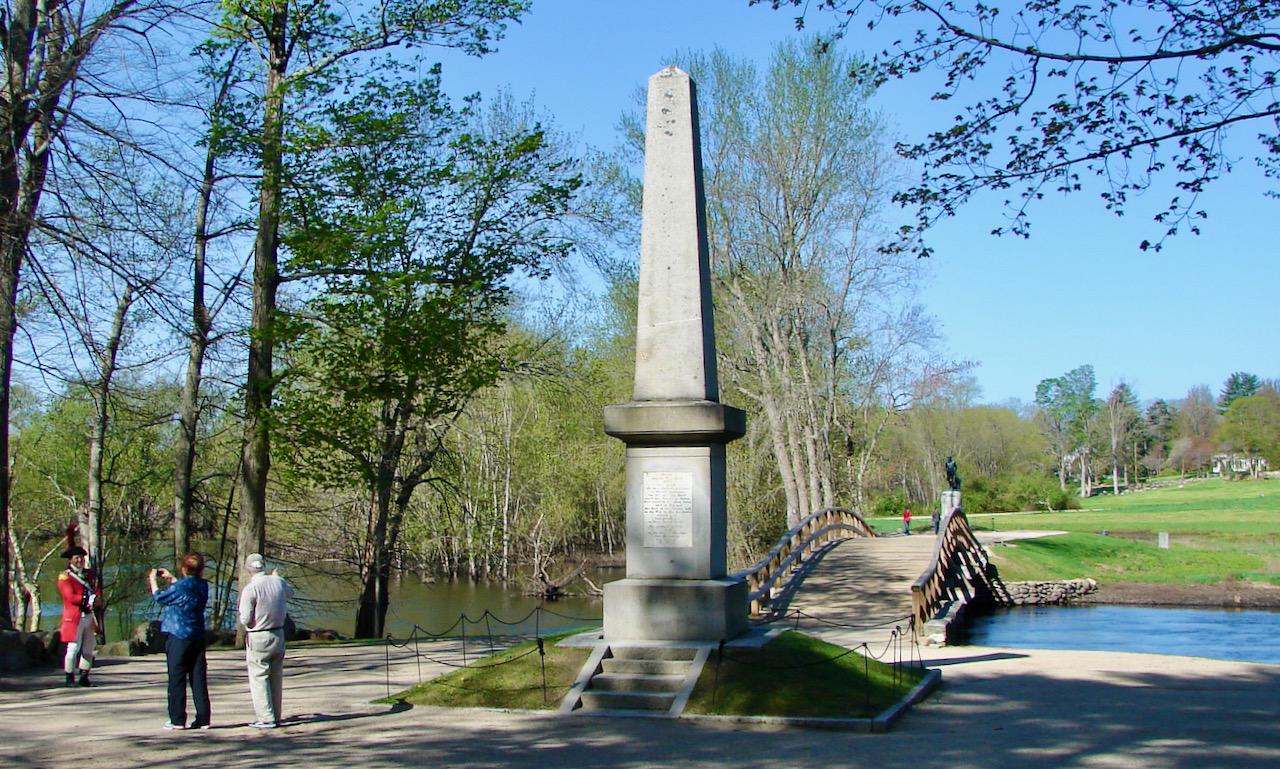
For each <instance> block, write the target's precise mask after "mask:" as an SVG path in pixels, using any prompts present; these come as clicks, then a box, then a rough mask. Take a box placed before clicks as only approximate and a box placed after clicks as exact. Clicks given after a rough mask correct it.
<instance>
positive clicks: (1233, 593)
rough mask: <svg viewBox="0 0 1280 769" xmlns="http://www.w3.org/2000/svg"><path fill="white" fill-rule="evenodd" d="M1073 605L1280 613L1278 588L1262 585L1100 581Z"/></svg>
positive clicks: (1257, 583) (1224, 582)
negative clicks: (1275, 610)
mask: <svg viewBox="0 0 1280 769" xmlns="http://www.w3.org/2000/svg"><path fill="white" fill-rule="evenodd" d="M1075 602H1076V603H1088V604H1109V605H1113V606H1181V607H1187V608H1214V609H1218V608H1236V609H1277V610H1280V586H1276V585H1272V584H1269V583H1265V582H1242V581H1238V580H1223V581H1222V582H1213V583H1203V584H1196V585H1174V584H1165V583H1155V582H1111V583H1105V582H1100V583H1099V584H1098V589H1097V590H1095V591H1094V592H1092V593H1089V594H1088V595H1085V596H1082V597H1080V598H1078V599H1076V601H1075Z"/></svg>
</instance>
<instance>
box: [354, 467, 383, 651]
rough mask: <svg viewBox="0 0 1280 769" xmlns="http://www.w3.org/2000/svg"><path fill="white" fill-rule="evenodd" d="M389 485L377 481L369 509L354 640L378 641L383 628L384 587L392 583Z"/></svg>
mask: <svg viewBox="0 0 1280 769" xmlns="http://www.w3.org/2000/svg"><path fill="white" fill-rule="evenodd" d="M390 486H391V484H390V481H389V480H388V479H385V478H384V479H382V480H381V481H380V482H379V488H378V489H376V490H375V491H374V494H373V503H372V504H371V505H370V509H369V524H368V529H367V531H366V532H365V544H364V558H363V559H362V560H363V563H362V564H361V567H360V603H359V605H358V606H357V607H356V628H355V637H356V638H381V637H382V633H383V630H384V629H385V626H386V618H387V607H388V606H389V605H390V604H389V599H388V598H387V587H388V584H389V583H390V581H391V559H390V557H389V556H390V547H389V546H388V542H387V540H388V534H389V525H390V517H391V498H390V497H391V488H390Z"/></svg>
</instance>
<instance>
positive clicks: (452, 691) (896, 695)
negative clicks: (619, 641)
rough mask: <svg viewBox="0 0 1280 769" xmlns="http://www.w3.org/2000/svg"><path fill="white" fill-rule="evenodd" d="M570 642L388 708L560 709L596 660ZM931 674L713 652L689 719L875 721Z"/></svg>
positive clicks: (794, 645) (836, 651)
mask: <svg viewBox="0 0 1280 769" xmlns="http://www.w3.org/2000/svg"><path fill="white" fill-rule="evenodd" d="M575 632H576V631H575ZM567 635H569V634H565V635H561V636H554V637H548V638H547V639H546V640H545V641H544V645H543V648H544V650H545V651H546V655H545V657H544V656H543V655H541V654H539V653H538V647H537V645H536V643H533V642H530V643H524V644H520V645H519V646H515V647H513V648H511V649H509V650H507V651H504V652H501V653H499V654H495V655H492V656H490V657H486V658H484V659H482V660H478V661H477V662H475V663H473V664H471V665H469V666H467V667H465V668H460V669H458V670H455V671H453V672H451V673H448V674H447V675H444V676H441V677H439V678H436V679H434V680H431V681H427V682H425V683H422V684H419V685H418V686H415V687H413V688H411V689H409V690H407V691H404V692H402V693H400V694H397V695H395V696H392V697H388V698H386V699H385V700H382V701H383V702H407V703H410V704H413V705H434V706H437V707H446V708H479V707H483V708H513V709H523V710H554V709H556V708H558V707H560V701H561V700H562V699H564V696H565V694H567V693H568V691H569V688H570V687H571V686H573V682H574V680H576V678H577V676H578V673H579V671H581V670H582V666H583V665H584V664H586V661H587V658H588V657H589V656H590V653H591V650H590V649H586V648H569V647H563V646H556V645H555V641H558V640H559V639H561V638H564V637H566V636H567ZM717 667H718V671H717ZM544 670H545V675H546V687H545V690H544V687H543V674H544ZM925 672H926V671H924V670H921V669H917V668H896V669H895V667H894V666H892V665H885V664H883V663H881V662H877V661H875V660H869V659H867V658H866V657H863V656H862V655H861V654H858V653H857V652H851V651H849V650H848V649H844V648H842V647H839V646H833V645H831V644H828V643H824V642H822V641H819V640H817V639H814V638H810V637H808V636H805V635H801V634H799V633H794V632H787V633H783V634H782V635H781V636H779V637H778V638H776V639H774V640H773V641H771V642H770V643H768V644H767V645H765V646H764V648H762V649H732V648H731V649H728V650H726V652H725V659H724V660H719V659H718V658H717V656H716V654H714V653H713V654H712V656H711V659H710V660H709V661H708V662H707V666H706V667H705V668H704V669H703V671H702V676H701V677H700V678H699V679H698V684H697V686H696V687H695V689H694V692H693V696H692V697H691V698H690V700H689V704H688V706H687V707H686V708H685V712H686V713H694V714H710V715H750V716H790V717H796V718H801V717H805V718H869V717H875V716H878V715H879V714H880V713H882V712H883V711H884V710H885V708H887V707H889V706H890V705H892V704H893V703H895V702H897V701H899V700H900V699H902V697H903V696H905V695H906V693H907V692H908V691H910V690H911V688H912V687H913V686H915V685H916V684H917V683H919V681H920V679H921V678H923V677H924V675H925ZM717 673H718V674H717Z"/></svg>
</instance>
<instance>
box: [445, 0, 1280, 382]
mask: <svg viewBox="0 0 1280 769" xmlns="http://www.w3.org/2000/svg"><path fill="white" fill-rule="evenodd" d="M794 15H795V14H794V13H793V12H791V11H788V10H785V9H784V10H782V11H773V10H770V9H769V8H768V7H767V6H755V7H749V6H748V5H747V0H536V1H535V2H534V5H533V11H532V13H531V14H530V15H529V16H527V17H526V19H525V21H524V23H523V24H521V25H517V26H513V27H512V28H511V29H510V30H509V31H508V33H507V37H506V39H505V40H504V41H502V42H501V43H500V45H499V51H498V53H496V54H492V55H490V56H488V57H485V58H483V59H474V58H466V57H460V56H453V55H450V54H449V53H448V52H443V53H442V54H441V55H440V56H439V57H438V58H440V59H441V60H442V61H443V62H444V65H445V68H444V83H445V86H446V88H447V89H448V90H449V91H450V92H452V93H454V94H456V95H462V94H466V93H471V92H477V91H478V92H480V93H482V94H484V93H492V92H493V90H494V89H496V88H498V87H510V89H511V91H512V92H513V94H514V95H515V96H516V97H517V98H518V99H519V98H524V97H528V96H532V97H533V98H534V100H535V101H536V103H537V104H538V105H539V106H540V107H542V108H545V109H546V110H548V111H549V112H550V113H552V114H553V115H555V116H556V120H557V121H558V127H559V128H561V129H562V130H566V131H568V132H570V133H575V134H580V135H581V137H582V139H583V141H585V142H586V143H588V144H591V145H594V146H597V147H602V148H605V147H611V146H613V145H614V143H615V136H614V125H615V124H616V122H617V120H618V117H619V116H620V115H621V114H622V113H623V112H624V111H627V110H629V109H632V108H633V102H632V95H633V94H634V92H635V91H636V89H637V87H639V86H641V85H642V84H643V83H644V82H645V80H646V79H647V78H648V76H649V75H651V74H653V73H654V72H656V71H657V70H659V69H661V68H662V67H663V66H665V65H666V64H667V59H668V57H669V56H670V54H672V53H673V52H675V51H681V50H691V49H692V50H709V49H711V48H713V47H715V46H717V45H718V46H720V47H722V48H724V49H725V50H727V51H729V52H730V53H733V54H735V55H739V56H747V57H753V58H756V59H758V60H760V61H764V60H766V59H767V57H768V55H769V52H770V49H771V47H772V45H773V44H774V43H775V42H777V41H779V40H782V39H785V38H787V37H789V36H793V35H795V34H796V32H795V29H794V26H793V24H792V21H791V19H792V17H793V16H794ZM823 23H824V20H823V19H822V17H817V16H815V17H812V20H811V23H810V29H811V30H819V29H821V28H822V26H823ZM882 44H883V43H882V42H878V41H877V40H875V39H872V38H870V37H869V36H867V35H866V34H864V33H861V32H860V31H859V32H858V33H857V35H856V36H855V37H852V38H850V39H848V40H846V41H845V42H844V43H842V45H844V46H846V47H847V48H849V49H850V50H866V51H867V52H868V53H871V52H873V49H874V48H876V47H877V45H882ZM926 96H927V90H926V88H925V87H924V86H923V85H922V84H918V83H906V84H904V83H890V84H888V85H886V86H885V87H884V88H883V89H882V91H881V94H880V97H879V103H880V104H881V105H882V107H883V109H884V111H885V113H886V117H887V119H888V122H889V123H890V124H891V125H894V126H896V127H897V130H898V131H899V132H900V135H902V136H904V137H913V136H920V135H922V133H923V132H924V131H925V130H928V129H931V128H934V127H938V126H940V125H942V121H945V120H947V119H948V117H949V115H950V114H951V112H952V111H954V109H956V107H946V108H943V107H942V106H940V105H938V104H936V103H931V102H929V101H928V100H927V99H926V98H925V97H926ZM957 106H958V105H957ZM1254 133H1256V129H1252V128H1249V127H1245V129H1244V130H1243V131H1239V132H1238V134H1239V138H1240V139H1241V140H1240V141H1237V146H1238V150H1237V151H1238V152H1239V153H1240V158H1239V162H1237V163H1236V169H1235V170H1234V171H1233V173H1232V175H1231V176H1229V177H1227V178H1226V179H1224V180H1222V181H1220V182H1219V183H1217V185H1215V186H1214V187H1213V188H1211V189H1210V191H1209V192H1208V193H1207V194H1205V195H1204V196H1202V198H1201V207H1203V208H1206V209H1207V210H1208V211H1209V214H1210V216H1209V219H1208V220H1207V221H1205V222H1203V223H1202V224H1201V229H1202V234H1201V235H1199V236H1193V235H1180V236H1178V237H1176V238H1173V239H1170V240H1168V241H1166V243H1165V245H1164V248H1163V250H1162V251H1160V252H1159V253H1155V252H1151V251H1148V252H1145V253H1144V252H1142V251H1140V250H1139V249H1138V247H1137V246H1138V244H1139V243H1140V242H1141V241H1142V240H1144V239H1155V238H1156V237H1158V236H1159V235H1160V233H1161V229H1160V228H1159V227H1158V225H1156V224H1154V223H1153V222H1152V221H1151V216H1152V215H1153V214H1154V213H1156V212H1158V211H1159V210H1160V209H1161V208H1162V207H1163V205H1164V203H1165V202H1166V199H1165V197H1162V196H1160V195H1156V194H1151V195H1148V196H1147V197H1146V198H1145V199H1142V200H1140V201H1139V202H1138V203H1136V204H1135V205H1132V206H1131V207H1130V211H1129V213H1128V214H1127V215H1126V216H1125V217H1123V218H1118V217H1116V216H1115V215H1114V214H1110V213H1107V212H1106V211H1104V210H1103V208H1102V205H1101V202H1100V201H1099V199H1098V198H1097V196H1096V192H1093V193H1091V192H1084V193H1077V194H1076V195H1074V196H1068V197H1063V198H1059V199H1056V200H1048V199H1046V200H1045V201H1042V203H1041V204H1040V205H1038V206H1036V207H1035V208H1033V209H1032V210H1031V215H1032V220H1033V226H1032V236H1031V238H1030V239H1028V240H1024V239H1021V238H1015V237H1011V236H1004V237H1000V238H997V237H994V236H991V235H990V234H989V233H990V231H991V230H992V229H993V228H994V227H998V226H1001V225H1002V224H1004V222H1003V220H1002V219H1001V213H1002V209H1001V206H1000V202H1001V200H1003V198H990V199H987V198H984V199H981V200H975V201H972V202H971V203H970V204H969V205H968V206H967V207H965V208H963V209H961V211H960V215H959V216H958V217H956V218H955V219H953V220H949V221H947V222H945V223H943V224H942V225H940V226H939V227H938V228H937V229H936V230H935V231H934V232H933V233H932V235H931V236H930V237H929V243H930V245H932V246H933V247H934V249H935V255H934V256H933V257H932V258H931V259H930V260H929V267H930V271H931V273H932V277H931V278H930V279H929V280H928V282H927V283H926V285H925V287H924V291H923V293H922V294H921V297H920V299H921V301H922V302H923V303H924V304H925V306H926V307H927V308H928V310H929V312H930V313H932V314H933V315H934V316H935V317H936V318H937V319H938V322H939V324H940V327H941V330H942V333H943V334H944V335H945V337H946V340H947V346H948V349H949V352H950V355H951V356H952V357H954V358H956V359H959V360H968V361H973V362H975V363H978V364H979V365H978V366H977V367H976V368H975V369H974V371H973V374H974V376H975V377H976V378H977V380H978V383H979V384H980V385H981V387H982V391H983V395H982V399H983V400H984V401H986V402H1003V401H1006V400H1008V399H1010V398H1017V399H1020V400H1023V401H1030V400H1031V399H1032V398H1033V397H1034V394H1035V387H1036V384H1037V383H1038V382H1039V381H1040V380H1042V379H1045V378H1047V377H1051V376H1058V375H1060V374H1063V373H1065V372H1067V371H1069V370H1071V369H1073V368H1075V367H1077V366H1079V365H1082V364H1086V363H1087V364H1091V365H1092V366H1093V367H1094V370H1095V372H1096V375H1097V380H1098V394H1099V396H1100V397H1105V395H1106V393H1107V392H1109V391H1110V389H1111V388H1112V387H1113V386H1114V385H1116V384H1118V383H1119V382H1120V381H1125V382H1128V383H1129V384H1130V386H1131V387H1133V388H1134V390H1135V392H1137V394H1138V396H1139V397H1140V398H1142V399H1144V400H1148V399H1152V398H1157V397H1160V398H1166V399H1177V398H1181V397H1182V396H1183V395H1185V394H1186V392H1187V390H1188V389H1189V388H1190V387H1193V386H1195V385H1200V384H1204V385H1208V386H1209V387H1210V389H1211V390H1213V391H1214V392H1215V393H1216V392H1217V391H1218V389H1219V388H1220V387H1221V385H1222V383H1223V381H1224V380H1225V379H1226V378H1227V376H1228V375H1229V374H1230V373H1231V372H1233V371H1248V372H1251V373H1254V374H1257V375H1258V376H1261V377H1266V378H1273V377H1280V366H1277V362H1276V354H1275V352H1276V341H1275V340H1276V330H1277V328H1276V327H1277V323H1278V320H1277V312H1276V311H1275V309H1274V307H1275V304H1276V299H1277V297H1280V270H1278V269H1277V267H1276V264H1275V262H1276V260H1275V254H1276V240H1277V227H1276V226H1275V222H1276V221H1277V220H1280V216H1277V214H1278V213H1280V201H1277V200H1273V199H1270V198H1267V197H1265V195H1264V193H1265V192H1266V191H1267V190H1268V189H1270V186H1269V185H1268V180H1266V179H1264V178H1263V177H1262V174H1261V172H1259V171H1257V170H1256V169H1255V166H1254V163H1253V161H1252V159H1251V157H1250V156H1249V155H1248V154H1247V153H1249V152H1252V151H1253V150H1254V147H1255V145H1254V144H1253V143H1252V142H1249V141H1247V140H1248V139H1251V138H1252V136H1253V134H1254Z"/></svg>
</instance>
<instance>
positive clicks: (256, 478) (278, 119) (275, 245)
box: [215, 0, 527, 578]
mask: <svg viewBox="0 0 1280 769" xmlns="http://www.w3.org/2000/svg"><path fill="white" fill-rule="evenodd" d="M222 10H223V15H222V18H221V20H220V22H219V24H218V29H217V31H216V34H215V39H216V40H224V41H228V42H227V50H228V51H233V50H239V49H240V47H241V46H243V47H244V48H247V49H248V50H251V51H255V52H256V53H257V54H258V59H257V61H256V62H254V65H253V69H254V71H255V75H256V84H257V86H258V88H259V89H260V90H257V91H255V92H250V93H252V94H253V95H251V96H248V97H246V99H245V101H242V102H241V103H239V104H233V105H228V107H227V111H228V113H229V114H228V120H227V121H226V122H227V125H228V126H232V127H235V126H238V127H239V129H240V137H239V138H240V141H241V143H242V148H243V151H244V152H245V154H246V155H247V156H248V157H250V158H252V159H253V160H254V161H255V162H256V165H257V167H258V169H259V172H260V176H259V182H258V186H257V190H256V192H257V202H258V213H257V225H256V232H255V237H254V250H253V253H254V269H253V286H252V291H253V296H252V311H251V315H252V317H251V321H250V326H251V329H250V335H249V356H248V371H247V375H246V380H245V409H244V423H245V426H244V429H245V442H244V452H243V459H242V462H241V464H242V470H241V478H242V484H243V491H242V495H241V516H240V532H239V535H238V546H239V551H240V553H241V554H244V553H247V552H250V551H255V550H256V551H259V552H260V551H261V550H262V549H263V546H264V545H265V543H266V493H267V478H268V475H269V472H270V465H271V440H270V420H269V419H268V415H269V410H270V408H271V404H272V401H273V390H274V388H275V384H276V373H275V371H274V363H273V360H274V349H275V342H276V336H277V330H276V327H275V325H276V295H277V289H278V288H279V285H280V281H281V279H282V276H281V273H280V249H281V245H282V242H281V235H280V227H281V216H282V212H283V210H284V208H285V207H286V206H287V205H289V198H290V196H291V194H292V193H293V190H295V189H299V188H298V187H297V182H292V183H291V182H290V181H289V180H288V179H287V178H286V174H285V169H286V165H287V163H288V157H289V155H290V152H291V149H292V148H291V146H290V141H291V139H292V138H294V137H295V136H297V135H299V134H302V135H305V134H306V133H307V130H306V129H305V127H303V126H300V125H299V123H305V120H306V116H307V112H308V110H307V109H306V106H307V102H308V101H309V100H315V99H316V98H317V97H323V96H325V95H327V94H330V93H333V92H334V91H335V89H340V88H344V87H350V86H352V85H356V84H358V83H360V82H361V81H362V80H363V79H364V78H365V76H366V75H367V73H368V72H370V71H372V70H377V69H379V68H389V69H395V68H397V66H398V65H396V64H395V63H394V59H393V58H392V57H388V58H386V59H383V60H379V59H378V57H379V55H381V54H383V53H388V52H391V51H395V52H396V54H397V55H398V56H399V57H401V59H402V61H403V60H405V59H410V60H411V59H413V57H414V54H413V53H412V52H413V51H415V50H421V49H422V48H424V47H428V46H448V47H456V48H460V49H462V50H464V51H466V52H468V53H472V54H477V55H478V54H482V53H487V52H488V51H489V50H490V47H489V46H490V44H491V43H492V42H493V41H494V40H495V39H497V38H498V37H500V36H501V34H502V31H503V28H504V26H505V24H506V23H507V22H509V21H513V20H516V19H517V18H518V17H519V15H520V14H521V13H523V12H524V11H525V10H527V4H526V3H524V2H521V1H520V0H388V1H387V2H381V3H377V4H373V5H369V6H364V7H347V6H340V5H337V4H335V3H332V2H327V1H325V0H322V1H321V2H316V3H291V2H288V0H225V2H223V3H222ZM291 129H293V130H291ZM242 576H244V577H246V578H247V574H245V575H242Z"/></svg>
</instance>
